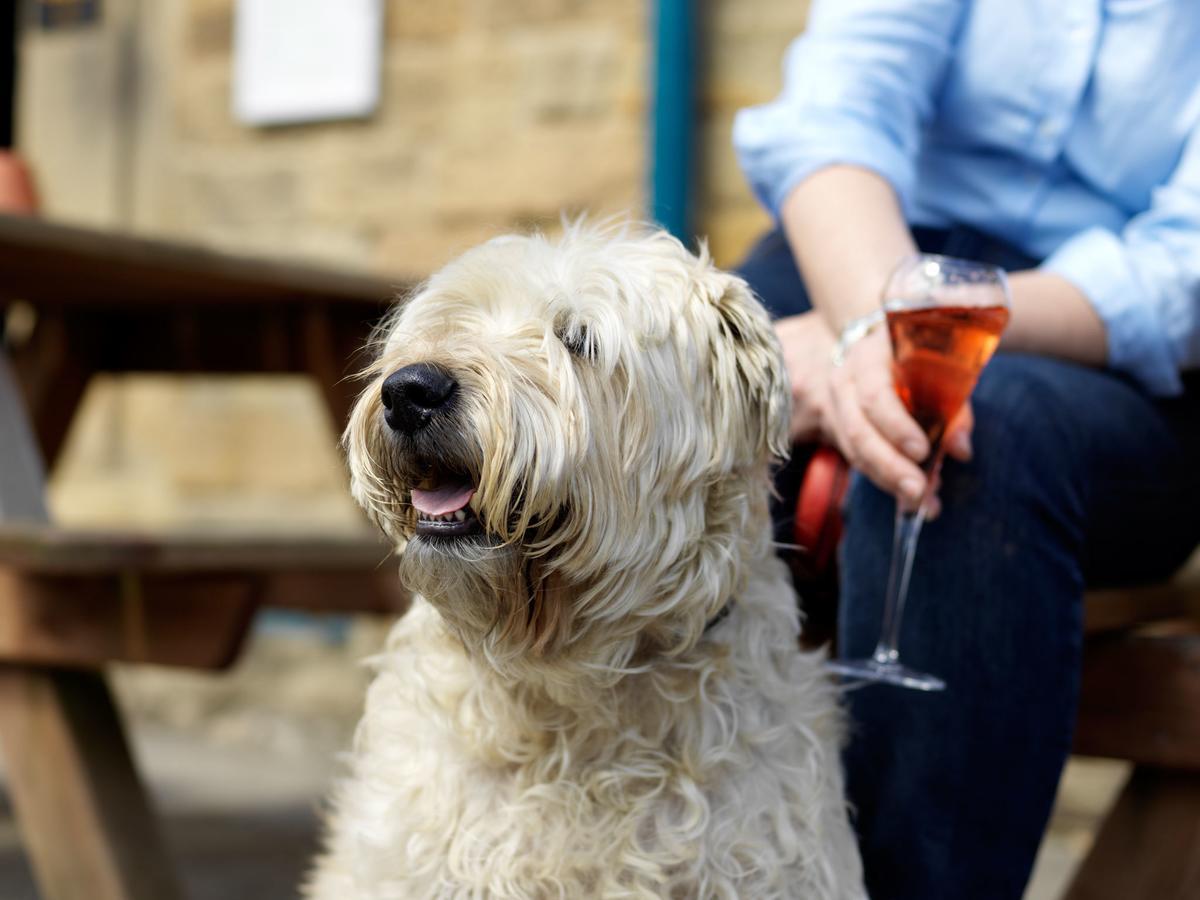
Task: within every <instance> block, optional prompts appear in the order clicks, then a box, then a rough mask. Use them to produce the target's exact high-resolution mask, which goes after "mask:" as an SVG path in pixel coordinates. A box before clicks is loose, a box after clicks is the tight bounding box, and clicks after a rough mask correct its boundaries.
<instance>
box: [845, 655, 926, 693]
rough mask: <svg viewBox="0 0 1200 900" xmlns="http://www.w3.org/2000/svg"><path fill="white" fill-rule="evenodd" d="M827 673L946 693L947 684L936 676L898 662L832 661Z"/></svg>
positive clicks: (871, 660) (917, 689)
mask: <svg viewBox="0 0 1200 900" xmlns="http://www.w3.org/2000/svg"><path fill="white" fill-rule="evenodd" d="M825 669H826V671H829V672H833V673H834V674H835V675H841V676H842V677H843V678H849V679H852V680H854V681H874V682H879V683H881V684H894V685H896V686H897V687H906V688H911V689H912V690H914V691H944V690H945V689H946V682H944V681H942V679H940V678H938V677H937V676H936V675H926V674H925V673H924V672H918V671H917V670H916V669H910V668H909V667H908V666H902V665H900V663H896V662H887V663H883V662H879V661H878V660H875V659H831V660H829V661H827V662H826V663H825Z"/></svg>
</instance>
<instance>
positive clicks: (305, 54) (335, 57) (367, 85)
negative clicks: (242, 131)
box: [233, 0, 383, 125]
mask: <svg viewBox="0 0 1200 900" xmlns="http://www.w3.org/2000/svg"><path fill="white" fill-rule="evenodd" d="M382 43H383V0H237V14H236V20H235V33H234V59H233V110H234V115H235V116H236V117H237V118H238V120H239V121H242V122H245V123H246V124H248V125H281V124H286V123H289V122H312V121H318V120H323V119H347V118H357V117H362V116H369V115H370V114H371V113H372V112H374V111H375V107H376V105H377V104H378V102H379V70H380V56H381V52H382Z"/></svg>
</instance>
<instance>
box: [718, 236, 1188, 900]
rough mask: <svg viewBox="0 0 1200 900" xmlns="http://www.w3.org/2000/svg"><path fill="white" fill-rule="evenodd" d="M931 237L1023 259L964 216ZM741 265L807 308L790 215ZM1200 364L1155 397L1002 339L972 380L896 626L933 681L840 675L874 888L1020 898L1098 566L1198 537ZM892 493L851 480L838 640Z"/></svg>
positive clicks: (874, 607) (874, 560)
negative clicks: (966, 441) (963, 440)
mask: <svg viewBox="0 0 1200 900" xmlns="http://www.w3.org/2000/svg"><path fill="white" fill-rule="evenodd" d="M915 236H916V238H917V240H918V243H919V244H920V245H921V247H922V249H924V250H927V251H930V252H940V253H945V254H948V255H952V256H962V257H967V258H972V259H980V260H983V261H987V262H991V263H993V264H996V265H1000V266H1004V267H1005V268H1012V269H1015V268H1025V267H1027V266H1029V265H1031V264H1033V263H1034V262H1035V261H1034V260H1031V259H1028V258H1026V257H1023V256H1022V255H1021V254H1019V253H1017V252H1015V251H1014V250H1012V249H1011V248H1009V247H1006V246H1005V245H1003V244H1000V243H997V242H995V241H993V240H991V239H989V238H987V237H986V236H984V235H981V234H979V233H977V232H973V231H970V230H968V229H961V228H958V229H952V230H950V231H930V230H921V229H917V231H916V232H915ZM741 274H742V275H743V276H744V277H745V278H746V279H747V280H748V281H749V282H750V284H751V286H752V287H753V288H754V289H755V290H756V292H758V294H759V296H760V297H762V298H763V300H764V302H765V303H766V304H767V306H768V308H769V309H771V311H772V313H773V314H774V315H776V316H785V315H793V314H796V313H800V312H804V311H807V310H808V309H809V304H808V300H807V297H806V296H805V292H804V287H803V284H802V282H801V279H800V275H799V272H798V271H797V270H796V266H795V263H794V262H793V261H792V257H791V254H790V252H789V251H788V247H787V244H786V242H785V241H784V239H783V237H782V236H781V235H780V234H779V233H778V232H773V233H771V234H769V235H768V236H767V237H766V238H764V239H763V241H762V242H760V243H759V245H758V246H757V247H755V248H754V250H753V251H751V253H750V256H749V257H748V258H747V259H746V261H745V262H744V263H743V265H742V268H741ZM1198 388H1200V385H1196V384H1195V383H1194V382H1193V388H1192V389H1191V390H1190V391H1189V392H1188V393H1187V394H1185V396H1184V397H1182V398H1178V399H1172V400H1154V399H1151V398H1149V397H1147V396H1146V395H1145V394H1143V393H1142V392H1141V391H1140V390H1139V389H1138V388H1137V387H1136V386H1134V385H1133V384H1131V383H1130V382H1128V381H1126V380H1125V379H1123V378H1121V377H1119V376H1117V375H1114V374H1112V373H1109V372H1103V371H1098V370H1095V369H1089V368H1084V367H1082V366H1077V365H1072V364H1070V363H1065V362H1061V361H1058V360H1054V359H1049V358H1045V357H1037V356H1026V355H1018V354H1003V353H1002V354H998V355H997V356H996V357H995V358H994V359H993V361H992V362H991V364H990V365H989V366H988V368H987V369H986V370H985V371H984V373H983V376H982V378H981V379H980V381H979V385H978V387H977V388H976V391H975V394H974V395H973V403H974V409H975V423H976V424H975V432H974V435H973V444H974V448H975V457H974V459H973V460H972V462H971V463H969V464H966V465H964V464H961V463H957V462H955V461H953V460H948V461H947V462H946V465H945V469H944V471H943V477H942V498H943V502H944V510H943V513H942V515H941V517H940V518H939V519H937V520H936V521H935V522H932V523H929V524H928V525H926V527H925V530H924V532H923V533H922V535H921V539H920V544H919V546H918V550H917V557H916V563H915V566H914V571H913V576H912V588H911V591H910V595H909V596H910V600H909V604H908V608H907V610H906V612H905V618H904V623H903V634H902V635H901V641H900V651H901V657H902V658H903V660H904V661H905V662H906V663H908V664H909V665H911V666H913V667H915V668H917V669H920V670H923V671H928V672H932V673H934V674H937V675H939V676H941V677H943V678H945V679H946V681H947V682H948V684H949V688H948V690H946V691H945V692H943V693H935V694H924V693H921V692H918V691H910V690H904V689H900V688H894V687H888V686H870V687H865V688H861V689H859V690H855V691H852V692H850V693H848V695H847V698H846V699H847V705H848V707H849V713H850V716H851V737H850V742H849V745H848V747H847V749H846V752H845V765H846V772H847V789H848V792H849V794H850V800H851V802H852V804H853V806H854V808H855V809H856V815H855V826H856V828H857V830H858V835H859V840H860V843H861V847H862V853H863V861H864V865H865V868H866V873H867V886H868V889H869V891H870V895H871V897H872V898H873V900H959V898H961V900H992V898H996V900H1001V898H1003V900H1019V898H1020V897H1021V895H1022V893H1023V891H1024V888H1025V885H1026V882H1027V881H1028V878H1029V873H1030V870H1031V869H1032V866H1033V861H1034V856H1035V854H1036V853H1037V849H1038V844H1039V842H1040V840H1041V836H1042V832H1043V830H1044V829H1045V826H1046V821H1047V818H1048V817H1049V814H1050V809H1051V805H1052V803H1053V800H1054V793H1055V789H1056V786H1057V784H1058V779H1059V775H1060V773H1061V771H1062V767H1063V765H1064V763H1065V762H1066V758H1067V755H1068V754H1069V753H1070V750H1071V740H1072V732H1073V728H1074V721H1075V711H1076V701H1077V696H1078V691H1079V669H1080V658H1081V652H1082V633H1083V604H1082V598H1083V591H1084V588H1085V587H1092V586H1111V585H1117V584H1130V583H1137V582H1143V581H1151V580H1158V579H1162V578H1165V577H1167V576H1168V575H1170V574H1171V573H1172V572H1173V571H1174V570H1175V569H1176V568H1178V567H1179V565H1180V564H1181V563H1182V562H1183V561H1184V559H1185V558H1186V557H1187V555H1188V554H1189V553H1190V551H1191V550H1192V548H1193V547H1194V546H1195V545H1196V544H1197V542H1198V541H1200V468H1198V467H1197V465H1196V464H1197V462H1198V461H1200V452H1198V451H1200V389H1198ZM894 511H895V506H894V502H893V500H892V498H891V497H889V496H888V495H886V494H884V493H882V492H881V491H879V490H878V489H877V488H875V487H874V486H873V485H871V484H870V483H869V482H868V481H867V480H866V479H865V478H857V479H856V480H855V481H854V483H853V485H852V487H851V490H850V493H849V496H848V498H847V509H846V531H845V537H844V539H843V544H842V548H841V572H842V576H841V585H840V588H841V601H840V606H839V614H838V616H839V625H838V644H839V654H840V655H841V656H843V657H847V658H854V657H863V656H866V655H868V654H869V653H870V652H871V650H872V649H873V647H874V645H875V642H876V640H877V639H878V636H879V629H880V618H881V615H882V605H883V593H884V585H885V582H886V579H887V572H888V562H889V557H890V554H891V543H892V526H893V516H894Z"/></svg>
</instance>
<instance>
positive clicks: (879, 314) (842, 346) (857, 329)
mask: <svg viewBox="0 0 1200 900" xmlns="http://www.w3.org/2000/svg"><path fill="white" fill-rule="evenodd" d="M885 315H886V313H884V311H883V310H882V309H877V310H874V311H873V312H869V313H867V314H866V315H865V316H859V317H858V318H857V319H851V320H850V321H849V322H847V323H846V327H845V328H843V329H842V333H841V334H840V335H838V340H837V344H835V345H834V348H833V365H834V368H841V367H842V366H843V365H845V362H846V354H847V353H849V352H850V348H851V347H853V346H854V345H855V344H857V343H858V342H859V341H861V340H862V339H863V338H865V337H866V336H867V335H868V334H870V333H871V332H872V331H874V330H875V329H876V328H878V327H879V326H880V325H882V324H883V320H884V317H885Z"/></svg>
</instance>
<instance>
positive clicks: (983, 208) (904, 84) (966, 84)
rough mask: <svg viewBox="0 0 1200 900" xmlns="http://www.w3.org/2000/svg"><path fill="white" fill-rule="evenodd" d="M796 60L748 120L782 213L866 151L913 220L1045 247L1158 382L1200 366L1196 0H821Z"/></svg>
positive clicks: (1111, 334) (746, 163)
mask: <svg viewBox="0 0 1200 900" xmlns="http://www.w3.org/2000/svg"><path fill="white" fill-rule="evenodd" d="M784 68H785V77H784V85H785V86H784V89H783V93H782V94H781V95H780V96H779V97H778V98H777V99H776V100H774V101H773V102H771V103H768V104H766V105H763V106H758V107H754V108H751V109H745V110H742V111H741V112H740V113H739V114H738V117H737V120H736V123H735V125H734V144H735V146H736V148H737V152H738V155H739V158H740V160H741V164H742V168H743V169H744V170H745V172H746V174H747V176H748V178H749V180H750V182H751V184H752V186H753V187H754V190H755V192H756V193H757V195H758V196H759V198H760V199H761V200H762V202H763V203H764V204H766V205H767V207H768V208H769V209H770V210H771V211H772V212H774V213H776V214H778V211H779V207H780V205H781V204H782V203H783V201H784V199H785V198H786V197H787V195H788V194H789V193H790V192H791V190H792V189H793V188H794V187H795V186H796V185H797V184H799V183H800V182H801V181H802V180H803V179H804V178H806V177H807V176H808V175H810V174H812V173H813V172H814V171H816V170H817V169H820V168H822V167H824V166H828V165H830V164H833V163H851V164H855V165H859V166H863V167H866V168H868V169H871V170H873V171H875V172H877V173H879V174H880V175H881V176H883V177H884V178H886V179H887V180H888V181H889V182H890V183H891V185H892V187H893V188H894V189H895V191H896V193H897V195H898V196H899V198H900V202H901V205H902V207H903V209H904V212H905V216H906V217H907V219H908V221H909V222H910V223H911V224H913V225H926V226H933V227H945V226H948V225H951V224H954V223H961V224H964V225H969V226H971V227H974V228H977V229H979V230H980V231H983V232H986V233H988V234H991V235H994V236H995V237H998V238H1001V239H1003V240H1006V241H1008V242H1009V243H1011V244H1013V245H1015V246H1016V247H1018V248H1020V249H1021V250H1023V251H1025V252H1026V253H1028V254H1030V255H1032V256H1035V257H1037V258H1044V259H1045V262H1044V263H1043V268H1044V269H1048V270H1050V271H1052V272H1056V273H1058V274H1059V275H1062V276H1063V277H1065V278H1067V279H1068V280H1069V281H1071V282H1072V283H1074V284H1075V285H1077V286H1078V287H1079V288H1080V289H1081V290H1082V291H1083V293H1084V294H1085V295H1086V296H1087V297H1088V299H1089V300H1090V301H1091V302H1092V304H1093V305H1094V306H1095V308H1096V311H1097V312H1098V313H1099V315H1100V318H1101V319H1102V320H1103V321H1104V323H1105V325H1106V327H1107V331H1108V359H1109V365H1110V366H1111V367H1112V368H1114V369H1116V370H1119V371H1122V372H1125V373H1127V374H1129V375H1131V376H1133V377H1134V378H1136V379H1137V380H1138V381H1139V382H1140V383H1141V384H1142V385H1143V386H1144V387H1145V388H1146V389H1147V390H1149V391H1150V392H1152V393H1154V394H1160V395H1169V394H1176V393H1179V391H1180V390H1181V383H1180V377H1179V373H1180V371H1181V370H1183V369H1188V368H1194V367H1198V366H1200V124H1198V123H1200V0H816V2H815V3H814V8H813V11H812V14H811V16H810V19H809V25H808V29H807V31H806V32H805V33H804V34H803V35H802V36H801V37H800V38H799V39H797V40H796V41H795V42H794V43H793V44H792V46H791V48H790V49H789V51H788V55H787V59H786V62H785V66H784Z"/></svg>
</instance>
